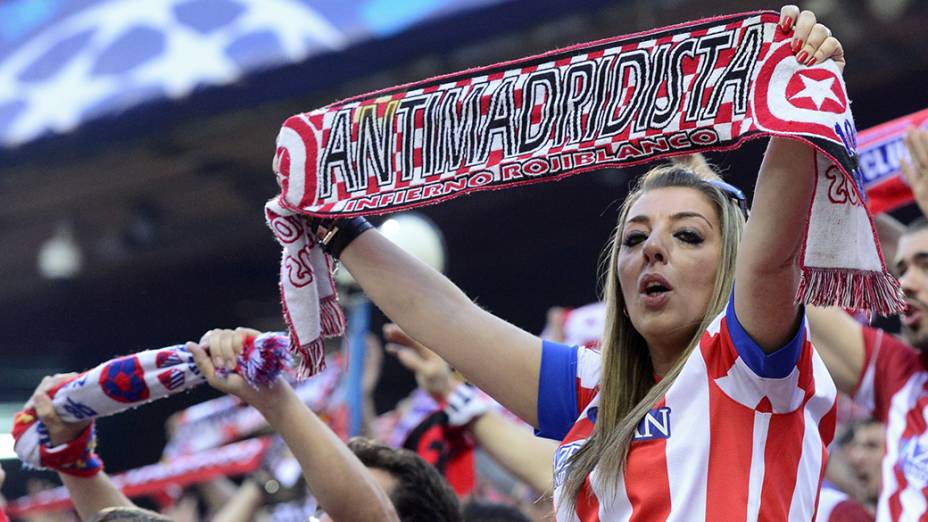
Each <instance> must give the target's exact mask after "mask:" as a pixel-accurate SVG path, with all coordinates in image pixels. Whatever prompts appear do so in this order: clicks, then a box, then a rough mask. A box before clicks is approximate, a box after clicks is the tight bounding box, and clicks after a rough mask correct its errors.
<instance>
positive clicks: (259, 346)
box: [13, 333, 290, 475]
mask: <svg viewBox="0 0 928 522" xmlns="http://www.w3.org/2000/svg"><path fill="white" fill-rule="evenodd" d="M288 343H289V339H287V337H286V336H285V335H282V334H279V333H265V334H262V335H260V336H258V337H257V338H254V339H248V340H247V341H246V343H245V349H244V351H243V352H242V354H241V355H239V361H238V366H237V368H236V369H235V372H236V373H238V374H240V375H241V376H242V377H243V378H244V379H245V380H246V381H247V382H248V383H249V384H251V385H252V386H262V385H268V384H270V383H271V382H273V381H274V379H276V378H277V376H278V375H280V372H281V371H283V370H284V368H285V367H287V366H288V365H289V364H290V357H289V353H288V352H287V345H288ZM205 382H206V378H205V377H203V374H202V373H200V370H199V368H197V365H196V363H195V362H194V360H193V354H192V353H190V352H189V351H188V350H187V348H186V347H185V346H184V345H176V346H169V347H167V348H160V349H157V350H146V351H143V352H139V353H136V354H132V355H127V356H124V357H118V358H116V359H112V360H110V361H107V362H105V363H103V364H100V365H98V366H97V367H95V368H92V369H90V370H87V371H86V372H83V373H80V374H78V375H75V376H74V377H72V378H71V379H68V380H67V381H65V382H62V383H61V384H59V385H58V387H56V388H55V389H53V390H50V391H49V392H48V394H49V396H50V397H51V399H52V405H53V406H54V408H55V412H56V413H57V414H58V416H59V417H61V419H62V420H63V421H65V422H81V421H87V420H93V419H96V418H97V417H105V416H108V415H114V414H116V413H119V412H121V411H125V410H127V409H130V408H136V407H138V406H141V405H142V404H145V403H148V402H151V401H154V400H157V399H161V398H164V397H167V396H169V395H174V394H177V393H181V392H183V391H186V390H189V389H191V388H194V387H196V386H199V385H201V384H203V383H205ZM13 438H14V440H15V443H14V449H15V451H16V455H17V456H18V457H19V459H20V460H21V461H22V462H23V464H24V465H26V466H28V467H32V468H37V469H44V468H46V467H47V466H48V465H49V463H50V462H51V460H52V452H51V450H52V449H53V448H52V445H51V441H50V440H49V437H48V430H47V429H45V427H44V426H43V425H42V422H41V421H40V420H39V418H38V415H37V413H36V411H35V408H27V409H25V410H23V411H20V412H18V413H17V414H16V415H15V416H14V417H13ZM96 471H97V470H87V474H88V475H89V474H92V473H95V472H96Z"/></svg>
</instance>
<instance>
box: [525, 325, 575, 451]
mask: <svg viewBox="0 0 928 522" xmlns="http://www.w3.org/2000/svg"><path fill="white" fill-rule="evenodd" d="M577 415H578V413H577V347H576V346H566V345H563V344H558V343H555V342H551V341H543V343H542V352H541V375H539V378H538V429H537V430H535V435H538V436H539V437H545V438H548V439H554V440H562V439H563V438H564V437H565V436H566V435H567V432H568V431H570V428H571V427H573V425H574V422H576V420H577Z"/></svg>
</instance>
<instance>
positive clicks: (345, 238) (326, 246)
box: [313, 217, 374, 259]
mask: <svg viewBox="0 0 928 522" xmlns="http://www.w3.org/2000/svg"><path fill="white" fill-rule="evenodd" d="M313 224H314V226H315V228H316V229H317V231H318V229H319V227H323V228H325V229H327V232H326V233H325V234H323V235H321V237H320V238H319V243H320V244H321V245H322V250H324V251H325V253H327V254H329V255H330V256H332V257H334V258H335V259H338V257H339V256H341V255H342V251H344V250H345V247H347V246H348V245H349V244H350V243H351V242H352V241H354V240H355V238H357V237H358V236H360V235H361V234H362V233H364V232H366V231H367V230H368V229H371V228H374V225H371V224H370V222H369V221H368V220H366V219H364V218H363V217H356V218H351V219H341V220H338V221H333V220H319V221H315V220H314V223H313Z"/></svg>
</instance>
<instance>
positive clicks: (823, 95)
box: [789, 74, 841, 109]
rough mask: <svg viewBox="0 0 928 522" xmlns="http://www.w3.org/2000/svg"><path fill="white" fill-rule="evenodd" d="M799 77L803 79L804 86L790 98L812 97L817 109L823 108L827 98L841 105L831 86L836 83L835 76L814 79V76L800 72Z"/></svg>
mask: <svg viewBox="0 0 928 522" xmlns="http://www.w3.org/2000/svg"><path fill="white" fill-rule="evenodd" d="M799 79H800V80H802V84H803V86H804V88H803V89H802V90H801V91H799V92H797V93H796V94H794V95H792V96H790V98H789V99H790V100H795V99H796V98H811V99H812V103H814V104H815V108H816V109H821V108H822V103H824V102H825V100H834V101H835V102H836V103H837V104H838V105H841V100H839V99H838V97H837V96H836V95H835V92H834V91H833V90H832V88H831V87H832V86H833V85H834V83H835V79H834V77H831V78H825V79H824V80H813V79H812V78H809V77H807V76H803V75H801V74H800V75H799Z"/></svg>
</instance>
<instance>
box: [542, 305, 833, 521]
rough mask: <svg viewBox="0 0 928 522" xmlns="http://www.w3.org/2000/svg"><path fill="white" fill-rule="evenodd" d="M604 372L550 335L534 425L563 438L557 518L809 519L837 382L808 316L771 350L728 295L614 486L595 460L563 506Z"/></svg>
mask: <svg viewBox="0 0 928 522" xmlns="http://www.w3.org/2000/svg"><path fill="white" fill-rule="evenodd" d="M599 374H600V356H599V354H598V353H597V352H595V351H592V350H589V349H585V348H579V349H578V348H576V347H568V346H564V345H560V344H555V343H550V342H545V343H544V346H543V354H542V363H541V378H540V382H539V390H538V419H539V424H540V428H539V430H538V434H539V435H541V436H545V437H548V438H553V439H558V440H562V443H561V446H560V447H559V448H558V450H557V452H556V453H555V457H554V485H555V492H554V498H555V505H556V506H557V508H558V513H557V520H559V521H578V520H579V521H582V522H590V521H600V520H604V521H625V520H628V521H650V520H678V521H687V522H691V521H700V520H709V521H713V522H716V521H727V520H739V521H744V520H797V521H798V520H802V521H807V520H812V518H813V516H814V515H815V510H816V502H817V500H818V492H819V486H820V484H821V481H822V475H823V472H824V469H825V467H824V464H825V461H826V458H827V450H826V446H827V445H828V443H829V442H830V441H831V439H832V437H833V435H834V425H835V411H836V409H835V395H836V390H835V386H834V383H833V382H832V380H831V377H830V376H829V374H828V371H827V370H826V369H825V365H824V363H822V360H821V359H820V358H819V357H818V355H817V354H816V353H815V351H814V350H813V349H812V345H811V343H810V342H809V341H808V340H807V329H806V327H805V322H804V321H803V324H802V326H800V328H799V330H798V331H797V332H796V335H795V336H794V337H793V339H792V340H791V341H790V342H789V343H787V344H786V345H785V346H784V347H782V348H781V349H780V350H777V351H775V352H773V353H770V354H765V353H764V352H763V351H762V350H761V348H760V347H759V346H757V344H756V343H754V341H753V340H752V339H751V338H750V337H749V336H748V335H747V333H746V332H745V331H744V329H743V328H742V327H741V325H740V323H738V320H737V318H736V317H735V312H734V306H733V304H732V303H731V302H730V303H729V305H728V307H727V309H726V311H725V312H723V313H721V314H719V317H717V318H716V320H715V321H714V322H713V323H712V325H711V326H710V327H709V328H708V329H707V330H706V332H705V333H704V334H703V337H702V339H701V341H700V343H699V346H698V348H697V349H694V350H693V352H692V353H691V355H690V356H689V357H688V359H687V361H686V363H685V365H684V367H683V370H682V372H681V374H680V376H679V377H678V378H677V380H676V381H675V382H674V383H673V385H671V387H670V389H669V391H668V392H667V394H666V395H665V396H664V398H663V399H662V400H661V401H660V402H659V403H658V404H657V405H656V406H655V408H654V409H652V410H651V411H650V413H649V414H648V415H647V416H646V417H645V418H644V419H642V421H641V424H640V425H639V426H638V429H637V432H636V433H635V435H634V440H633V442H632V444H631V447H630V449H629V453H628V458H627V461H626V466H625V472H624V474H623V476H621V477H619V478H618V480H617V488H616V489H615V490H614V491H611V490H606V489H605V488H604V484H603V481H602V480H601V479H600V476H601V474H603V473H605V472H604V471H603V470H600V469H598V468H597V469H594V470H593V472H592V473H591V474H590V476H589V477H588V479H587V482H586V485H585V486H584V489H583V490H581V492H580V494H579V495H578V496H577V499H576V507H575V510H574V511H573V512H568V510H567V507H566V505H565V503H564V502H563V497H562V495H563V491H562V483H563V479H564V473H565V471H566V464H567V462H568V459H569V457H570V456H571V455H572V454H574V453H575V452H576V451H577V450H578V449H579V448H580V447H581V446H582V445H583V444H584V443H585V441H586V439H587V437H589V435H590V433H592V430H593V426H594V423H595V422H596V417H597V412H598V404H599V396H598V387H599ZM578 415H579V418H578Z"/></svg>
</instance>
